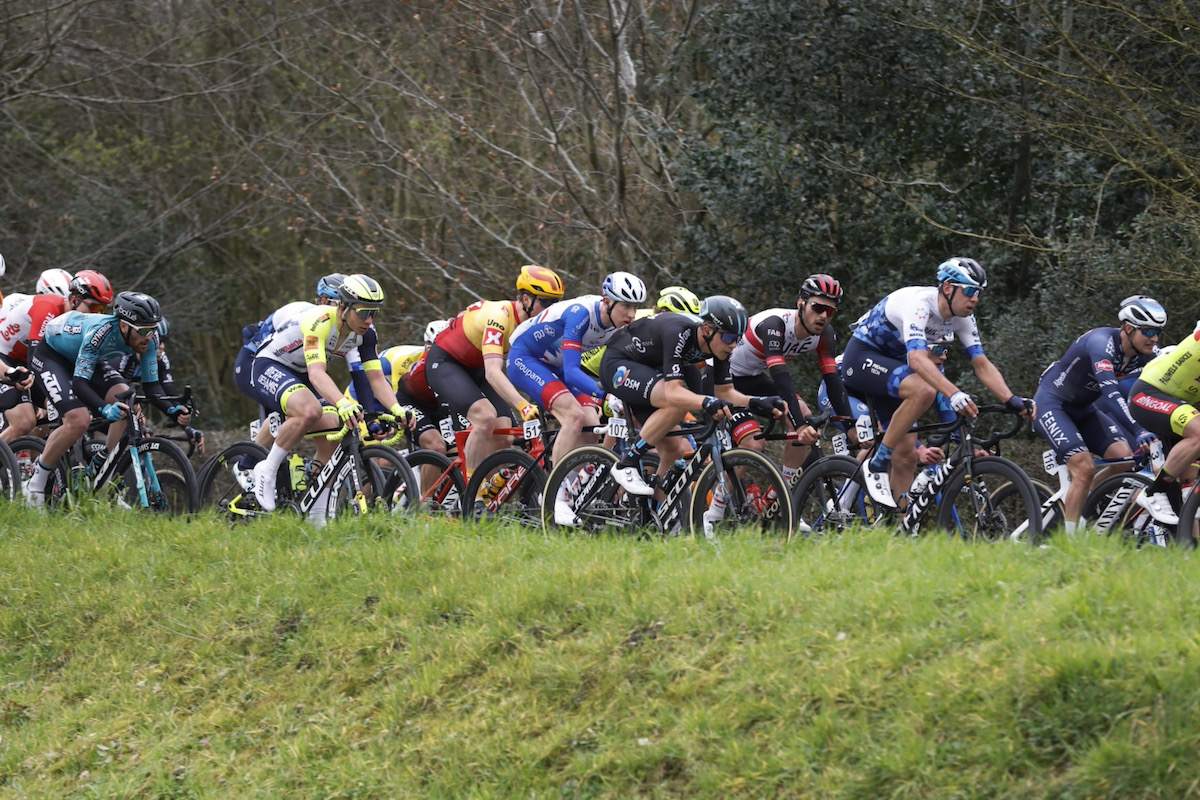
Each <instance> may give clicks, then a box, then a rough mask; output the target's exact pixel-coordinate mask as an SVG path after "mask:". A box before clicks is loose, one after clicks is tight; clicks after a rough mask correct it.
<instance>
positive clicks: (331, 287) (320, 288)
mask: <svg viewBox="0 0 1200 800" xmlns="http://www.w3.org/2000/svg"><path fill="white" fill-rule="evenodd" d="M345 280H346V276H345V275H343V274H342V273H340V272H331V273H330V274H328V275H326V276H325V277H324V278H321V280H319V281H317V297H325V298H328V299H329V300H337V299H338V289H339V288H341V285H342V283H344V282H345Z"/></svg>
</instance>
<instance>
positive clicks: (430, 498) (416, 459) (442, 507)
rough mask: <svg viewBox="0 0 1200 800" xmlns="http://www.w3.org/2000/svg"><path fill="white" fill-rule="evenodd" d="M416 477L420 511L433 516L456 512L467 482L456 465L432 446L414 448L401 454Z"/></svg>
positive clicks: (464, 493)
mask: <svg viewBox="0 0 1200 800" xmlns="http://www.w3.org/2000/svg"><path fill="white" fill-rule="evenodd" d="M404 460H405V461H407V462H408V465H409V466H410V467H412V469H413V472H414V473H415V475H416V477H417V487H418V491H417V498H418V504H419V511H420V512H421V513H423V514H430V515H433V516H457V515H458V514H459V513H460V512H461V511H462V503H463V498H465V497H466V496H467V484H466V481H464V480H463V476H462V472H461V471H460V470H459V468H458V466H457V465H456V464H455V463H454V462H453V461H451V460H450V459H449V458H448V457H447V456H444V455H442V454H441V453H436V452H434V451H433V450H413V451H412V452H410V453H408V454H407V455H406V456H404Z"/></svg>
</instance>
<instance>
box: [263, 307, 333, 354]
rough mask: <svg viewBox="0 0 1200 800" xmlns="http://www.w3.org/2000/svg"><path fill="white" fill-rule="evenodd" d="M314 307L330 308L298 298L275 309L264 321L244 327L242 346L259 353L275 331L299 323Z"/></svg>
mask: <svg viewBox="0 0 1200 800" xmlns="http://www.w3.org/2000/svg"><path fill="white" fill-rule="evenodd" d="M314 308H328V306H318V305H317V304H316V303H309V302H306V301H304V300H297V301H296V302H294V303H288V304H287V305H285V306H281V307H280V308H277V309H275V310H274V311H272V312H271V313H270V314H268V315H267V318H266V319H264V320H263V321H262V322H260V323H258V324H257V325H247V326H246V327H245V328H243V329H242V346H243V347H244V348H246V349H247V350H249V351H250V352H251V353H257V352H258V350H259V348H261V347H262V346H263V344H264V343H265V342H266V341H267V339H270V338H271V336H272V335H274V333H275V331H277V330H282V329H284V328H286V327H287V326H288V325H292V324H297V323H299V322H300V315H301V314H303V313H304V312H305V311H311V310H312V309H314Z"/></svg>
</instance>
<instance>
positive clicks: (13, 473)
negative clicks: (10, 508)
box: [0, 441, 21, 500]
mask: <svg viewBox="0 0 1200 800" xmlns="http://www.w3.org/2000/svg"><path fill="white" fill-rule="evenodd" d="M0 498H4V499H5V500H20V499H21V468H20V466H19V465H18V464H17V457H16V456H15V455H13V451H12V448H10V447H9V446H8V442H5V441H0Z"/></svg>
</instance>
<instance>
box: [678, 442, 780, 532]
mask: <svg viewBox="0 0 1200 800" xmlns="http://www.w3.org/2000/svg"><path fill="white" fill-rule="evenodd" d="M721 467H722V470H721V472H718V471H717V465H716V462H714V461H710V462H708V463H707V464H705V465H704V469H703V470H701V471H700V475H699V476H698V477H697V478H696V485H695V486H694V487H693V488H692V511H691V518H692V534H693V535H702V536H705V537H707V538H710V539H711V538H713V537H714V536H716V535H718V534H720V533H728V532H732V531H734V530H736V529H737V528H740V527H743V526H753V527H755V528H756V529H758V530H759V531H760V532H762V533H770V534H773V535H776V536H781V537H783V538H784V539H787V538H789V537H790V536H791V533H792V499H791V494H790V492H789V491H788V485H787V482H786V481H784V479H783V475H781V474H780V472H779V468H778V467H776V466H775V463H774V462H773V461H771V459H769V458H767V457H766V456H764V455H763V454H762V453H758V452H755V451H753V450H742V449H738V450H727V451H725V452H724V453H722V454H721ZM722 473H723V474H724V477H725V480H724V486H722V485H721V483H722V482H721V480H720V478H721V474H722Z"/></svg>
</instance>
